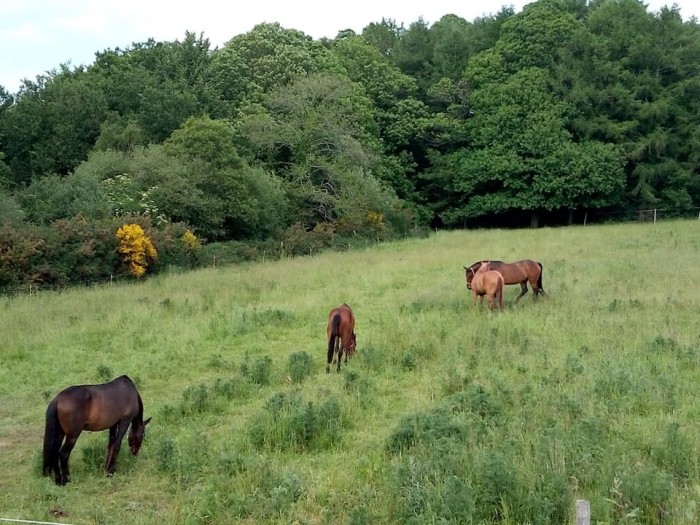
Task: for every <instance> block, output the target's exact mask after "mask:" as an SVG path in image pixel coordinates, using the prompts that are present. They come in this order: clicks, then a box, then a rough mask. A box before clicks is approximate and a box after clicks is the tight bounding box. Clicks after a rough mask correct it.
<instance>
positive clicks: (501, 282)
mask: <svg viewBox="0 0 700 525" xmlns="http://www.w3.org/2000/svg"><path fill="white" fill-rule="evenodd" d="M504 288H505V279H504V278H503V275H501V274H500V273H499V274H498V286H497V287H496V299H498V306H500V308H501V312H502V311H503V289H504Z"/></svg>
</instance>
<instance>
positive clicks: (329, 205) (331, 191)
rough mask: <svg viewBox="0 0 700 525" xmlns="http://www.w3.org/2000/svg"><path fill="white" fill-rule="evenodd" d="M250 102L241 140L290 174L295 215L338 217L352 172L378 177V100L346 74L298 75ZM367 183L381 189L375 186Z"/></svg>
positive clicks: (307, 219)
mask: <svg viewBox="0 0 700 525" xmlns="http://www.w3.org/2000/svg"><path fill="white" fill-rule="evenodd" d="M252 109H253V108H251V112H250V113H248V114H246V115H244V116H243V118H242V119H241V121H240V123H239V125H238V136H239V139H238V140H239V141H240V142H241V144H243V146H242V150H245V151H247V152H249V154H250V155H253V156H254V159H255V160H256V161H258V162H262V163H263V165H264V166H266V167H267V168H268V169H270V170H273V171H274V172H275V173H277V174H278V176H280V177H281V178H283V179H284V180H285V181H286V187H287V189H288V194H289V196H290V200H291V208H290V214H291V217H290V221H291V222H301V223H304V224H310V225H311V224H315V223H317V222H329V221H333V220H335V219H338V218H339V217H340V216H341V215H342V214H343V213H344V212H343V209H348V208H343V206H342V200H343V199H344V198H345V196H347V197H348V198H349V197H350V195H348V194H344V193H343V189H342V188H343V187H344V186H347V185H348V184H349V182H348V178H350V179H352V178H355V179H357V180H356V182H358V184H360V180H365V179H366V180H369V179H374V178H375V175H374V173H375V168H376V167H377V166H378V165H380V161H379V155H378V152H379V151H380V148H379V144H378V141H377V129H376V123H375V120H374V119H373V110H372V103H371V101H370V100H369V99H368V98H367V96H366V95H365V94H364V93H363V92H362V89H361V88H360V87H359V86H357V85H355V84H353V83H352V82H350V81H349V80H348V79H347V78H343V77H340V76H334V75H327V74H318V75H312V76H310V77H308V78H300V79H299V80H297V81H296V82H294V83H292V84H290V85H289V86H281V87H278V88H277V89H275V90H273V91H272V92H271V93H270V94H269V95H268V97H266V99H265V101H264V105H263V106H262V107H257V108H255V110H254V111H252ZM360 174H362V175H361V176H360ZM366 188H367V190H368V191H371V192H376V186H374V187H372V189H370V186H367V187H366ZM389 193H392V192H391V191H389ZM382 195H383V196H384V195H385V193H384V192H382ZM393 199H394V200H395V197H393ZM378 211H381V210H378Z"/></svg>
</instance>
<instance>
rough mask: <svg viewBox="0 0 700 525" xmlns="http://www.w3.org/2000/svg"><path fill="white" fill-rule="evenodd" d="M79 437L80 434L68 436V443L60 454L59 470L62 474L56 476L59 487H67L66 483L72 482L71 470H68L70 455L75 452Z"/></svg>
mask: <svg viewBox="0 0 700 525" xmlns="http://www.w3.org/2000/svg"><path fill="white" fill-rule="evenodd" d="M79 436H80V432H78V433H77V434H76V435H75V436H71V435H66V441H65V442H64V443H63V446H62V447H61V451H60V452H59V453H58V457H59V463H60V464H59V468H60V471H61V472H60V475H57V476H56V483H58V484H59V485H65V484H66V483H68V482H70V470H69V469H68V460H69V459H70V453H71V452H72V451H73V447H74V446H75V443H76V442H77V441H78V437H79Z"/></svg>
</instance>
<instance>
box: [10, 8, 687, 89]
mask: <svg viewBox="0 0 700 525" xmlns="http://www.w3.org/2000/svg"><path fill="white" fill-rule="evenodd" d="M530 1H531V0H511V1H509V0H502V1H501V0H421V1H417V0H354V1H353V0H341V1H340V2H337V1H334V0H252V1H246V0H244V1H234V0H197V1H194V2H193V1H191V0H189V1H184V0H59V1H57V0H17V1H14V2H9V1H7V2H3V7H2V12H1V16H0V86H3V87H4V88H5V89H6V90H7V91H9V92H10V93H16V92H17V91H18V90H19V87H20V85H21V81H22V79H25V78H26V79H30V80H34V79H35V78H36V77H37V75H42V74H44V73H46V72H47V71H50V70H52V69H57V68H58V67H59V66H60V65H61V64H70V65H71V66H73V67H75V66H79V65H89V64H91V63H92V62H93V60H94V57H95V53H96V52H98V51H104V50H106V49H115V48H121V49H124V48H126V47H129V46H130V45H131V44H133V43H134V42H145V41H146V40H148V39H149V38H153V39H155V40H156V41H174V40H182V39H183V38H184V36H185V32H186V31H190V32H194V33H197V34H200V33H203V34H204V36H205V37H206V38H208V39H209V41H210V42H211V45H212V48H214V47H222V46H223V45H224V44H225V43H226V42H227V41H229V40H230V39H231V38H233V37H234V36H236V35H239V34H242V33H246V32H248V31H250V30H251V29H253V27H254V26H255V25H257V24H260V23H263V22H278V23H279V24H280V25H282V27H284V28H287V29H297V30H300V31H303V32H304V33H306V34H307V35H309V36H311V37H313V38H315V39H319V38H322V37H328V38H334V37H335V36H336V35H337V34H338V32H339V31H342V30H344V29H353V30H354V31H356V32H358V33H359V32H361V31H362V29H363V28H364V27H366V26H367V25H369V24H370V23H372V22H380V21H381V20H382V18H387V19H392V20H394V21H396V22H397V23H398V24H402V23H403V24H404V26H405V27H408V26H409V25H410V24H411V23H413V22H415V21H417V20H418V19H419V18H423V20H424V21H425V22H427V23H428V24H429V25H430V24H433V23H434V22H437V21H438V20H440V18H442V17H443V16H444V15H446V14H455V15H457V16H460V17H462V18H464V19H466V20H468V21H473V20H474V19H475V18H477V17H480V16H488V15H491V14H495V13H497V12H498V11H499V10H500V9H501V7H502V6H503V5H510V6H512V7H513V8H514V9H515V11H516V12H519V11H521V10H522V8H523V6H524V5H525V4H527V3H529V2H530ZM645 3H646V5H647V6H648V9H649V10H650V11H652V12H655V11H658V10H659V8H660V7H661V6H663V5H671V4H673V3H674V2H673V0H670V1H665V0H650V1H649V2H645ZM675 3H676V4H677V5H678V6H679V7H680V12H681V16H682V17H683V19H684V20H688V19H689V18H690V17H691V16H696V17H698V18H700V16H698V15H700V0H676V2H675Z"/></svg>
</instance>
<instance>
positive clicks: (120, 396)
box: [43, 376, 151, 485]
mask: <svg viewBox="0 0 700 525" xmlns="http://www.w3.org/2000/svg"><path fill="white" fill-rule="evenodd" d="M150 420H151V418H150V417H149V418H148V419H147V420H146V421H144V420H143V403H142V402H141V396H140V395H139V393H138V391H137V390H136V387H135V386H134V383H133V381H131V379H129V378H128V377H127V376H121V377H118V378H116V379H113V380H112V381H110V382H109V383H104V384H102V385H80V386H69V387H68V388H66V389H65V390H62V391H61V392H59V393H58V394H57V395H56V397H54V398H53V400H52V401H51V402H50V403H49V406H48V408H47V409H46V430H45V432H44V466H43V473H44V476H50V475H51V474H52V473H53V475H54V479H55V480H56V484H58V485H65V484H66V483H68V482H69V481H70V472H69V470H68V459H69V458H70V453H71V451H72V450H73V447H74V446H75V443H76V441H78V437H79V436H80V433H81V432H82V431H83V430H91V431H100V430H106V429H109V442H108V444H107V459H106V462H105V469H106V471H107V474H108V475H110V476H111V475H112V474H114V469H115V466H116V463H117V456H118V455H119V448H120V447H121V443H122V439H123V438H124V434H125V433H126V429H127V428H128V427H129V425H131V430H130V431H129V448H130V449H131V453H132V454H134V455H136V454H138V452H139V449H140V448H141V443H142V442H143V437H144V434H145V429H146V425H147V424H148V422H149V421H150Z"/></svg>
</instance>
